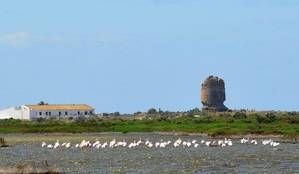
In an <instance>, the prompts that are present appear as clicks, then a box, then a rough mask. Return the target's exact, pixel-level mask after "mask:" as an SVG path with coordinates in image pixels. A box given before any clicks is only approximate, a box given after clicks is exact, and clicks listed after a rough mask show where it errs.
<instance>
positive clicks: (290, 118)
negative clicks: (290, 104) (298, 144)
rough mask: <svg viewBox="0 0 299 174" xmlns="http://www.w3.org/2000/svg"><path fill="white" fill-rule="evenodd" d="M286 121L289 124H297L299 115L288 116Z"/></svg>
mask: <svg viewBox="0 0 299 174" xmlns="http://www.w3.org/2000/svg"><path fill="white" fill-rule="evenodd" d="M286 122H287V123H290V124H299V116H288V117H286Z"/></svg>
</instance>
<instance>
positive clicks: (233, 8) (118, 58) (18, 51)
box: [0, 0, 299, 113]
mask: <svg viewBox="0 0 299 174" xmlns="http://www.w3.org/2000/svg"><path fill="white" fill-rule="evenodd" d="M0 26H1V27H0V66H1V68H0V78H1V79H2V82H1V88H0V107H1V108H5V107H8V106H16V105H22V104H28V103H37V102H39V101H41V100H44V101H46V102H49V103H88V104H91V105H92V106H94V107H95V108H96V110H97V111H98V112H113V111H120V112H122V113H126V112H127V113H128V112H135V111H146V110H147V109H148V108H151V107H156V108H161V109H162V110H172V111H177V110H188V109H192V108H195V107H201V103H200V97H199V95H200V94H199V92H200V85H201V83H202V81H203V80H204V79H205V78H206V77H207V76H209V75H218V76H220V77H221V78H223V79H224V80H225V82H226V92H227V100H226V102H225V104H226V105H227V106H228V107H230V108H233V109H240V108H249V109H257V110H272V109H274V110H299V109H298V108H299V102H298V101H299V100H298V99H299V78H298V74H299V68H298V67H299V1H296V0H271V1H269V0H250V1H248V0H225V1H223V0H207V1H206V0H126V1H123V0H106V1H104V0H87V1H82V0H81V1H80V0H78V1H71V0H65V1H58V0H51V1H38V0H26V1H17V0H10V1H5V2H4V1H3V2H1V3H0Z"/></svg>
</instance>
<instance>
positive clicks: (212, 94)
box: [201, 76, 228, 112]
mask: <svg viewBox="0 0 299 174" xmlns="http://www.w3.org/2000/svg"><path fill="white" fill-rule="evenodd" d="M224 101H225V84H224V81H223V80H222V79H220V78H218V77H216V76H215V77H214V76H210V77H208V78H207V79H206V80H205V81H204V83H203V84H202V85H201V103H202V104H203V110H208V111H219V112H221V111H226V110H228V108H227V107H226V106H224V104H223V103H224Z"/></svg>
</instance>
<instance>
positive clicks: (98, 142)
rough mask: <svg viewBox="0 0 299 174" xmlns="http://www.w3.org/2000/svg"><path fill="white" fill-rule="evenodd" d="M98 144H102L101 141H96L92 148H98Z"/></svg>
mask: <svg viewBox="0 0 299 174" xmlns="http://www.w3.org/2000/svg"><path fill="white" fill-rule="evenodd" d="M98 144H100V141H96V142H94V143H93V144H92V147H96V146H97V145H98Z"/></svg>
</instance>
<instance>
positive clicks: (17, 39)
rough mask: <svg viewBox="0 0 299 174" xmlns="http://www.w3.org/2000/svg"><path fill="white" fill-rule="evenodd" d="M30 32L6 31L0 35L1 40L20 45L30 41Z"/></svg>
mask: <svg viewBox="0 0 299 174" xmlns="http://www.w3.org/2000/svg"><path fill="white" fill-rule="evenodd" d="M29 39H30V34H29V33H27V32H14V33H6V34H3V35H1V36H0V42H1V43H4V44H6V45H10V46H14V47H18V46H24V45H26V44H27V43H28V41H29Z"/></svg>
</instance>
